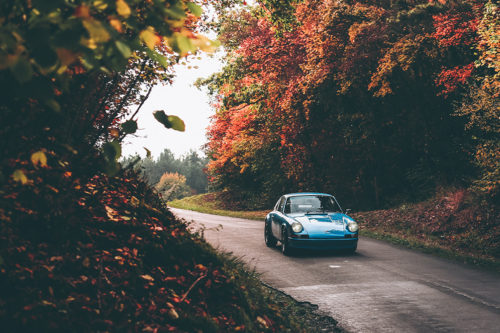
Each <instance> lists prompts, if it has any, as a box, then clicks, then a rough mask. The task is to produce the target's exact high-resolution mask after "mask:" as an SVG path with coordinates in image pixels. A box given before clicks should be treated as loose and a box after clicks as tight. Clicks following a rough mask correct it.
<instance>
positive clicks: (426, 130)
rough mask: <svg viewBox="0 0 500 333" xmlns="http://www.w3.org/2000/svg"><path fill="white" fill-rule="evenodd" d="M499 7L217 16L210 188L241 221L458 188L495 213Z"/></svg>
mask: <svg viewBox="0 0 500 333" xmlns="http://www.w3.org/2000/svg"><path fill="white" fill-rule="evenodd" d="M499 29H500V28H499V12H498V5H497V4H496V2H495V1H487V0H472V1H459V0H453V1H444V0H440V1H432V0H413V1H411V0H407V1H389V0H378V1H363V0H360V1H354V0H352V1H350V0H346V1H336V0H328V1H317V0H304V1H294V2H277V1H270V0H269V1H263V2H262V3H259V5H257V6H254V7H244V8H239V9H235V10H227V11H226V12H225V14H224V15H223V16H221V22H220V26H219V30H218V33H219V37H218V38H219V40H220V41H221V43H222V45H223V47H224V48H225V50H227V57H226V66H225V67H224V69H223V70H222V72H220V73H216V74H214V75H213V76H212V77H210V78H207V79H205V80H201V81H199V82H198V83H199V84H200V85H204V86H206V87H208V88H209V90H210V92H211V95H212V100H213V105H214V108H215V115H214V116H213V118H212V121H211V124H210V127H209V129H208V132H207V136H208V139H209V143H208V144H207V154H208V156H209V157H210V158H211V160H210V162H209V164H208V172H209V176H210V179H211V181H212V184H213V186H214V187H215V188H217V189H219V190H220V191H223V192H225V193H231V196H232V197H233V198H234V200H235V201H237V202H241V203H242V204H243V203H249V204H247V206H248V207H247V208H263V207H269V206H270V205H272V204H273V203H274V202H275V200H276V198H277V197H279V196H280V195H281V194H282V193H286V192H295V191H323V192H328V193H334V194H335V195H337V196H338V197H339V198H341V200H342V201H343V202H344V203H345V204H347V206H348V207H356V209H358V210H366V209H376V208H384V207H392V206H395V205H398V204H401V203H404V202H408V201H410V202H411V201H414V202H415V201H419V200H423V199H426V198H428V197H429V196H431V195H434V194H435V193H436V192H438V191H439V190H440V189H449V188H468V189H470V190H471V193H474V195H477V200H479V201H481V200H486V201H488V202H490V203H498V198H499V193H500V192H499V190H500V173H499V172H500V171H499V170H500V113H499V98H498V97H499V92H500V81H499V79H500V59H499V53H498V47H499V38H498V36H499Z"/></svg>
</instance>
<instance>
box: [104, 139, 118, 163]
mask: <svg viewBox="0 0 500 333" xmlns="http://www.w3.org/2000/svg"><path fill="white" fill-rule="evenodd" d="M102 151H103V153H104V157H105V158H106V160H107V161H117V160H118V159H119V158H120V156H121V155H122V146H121V145H120V143H119V142H118V141H116V140H113V141H111V142H106V143H105V144H104V145H103V146H102Z"/></svg>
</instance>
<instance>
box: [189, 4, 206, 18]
mask: <svg viewBox="0 0 500 333" xmlns="http://www.w3.org/2000/svg"><path fill="white" fill-rule="evenodd" d="M186 6H187V8H188V9H189V11H190V12H191V13H193V15H194V16H196V17H200V16H201V14H202V13H203V10H202V9H201V7H200V6H198V5H197V4H195V3H194V2H188V3H187V4H186Z"/></svg>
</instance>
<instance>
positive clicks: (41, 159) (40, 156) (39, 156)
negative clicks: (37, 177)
mask: <svg viewBox="0 0 500 333" xmlns="http://www.w3.org/2000/svg"><path fill="white" fill-rule="evenodd" d="M31 163H33V165H34V166H37V165H40V166H41V167H42V168H44V167H47V156H45V153H44V152H43V151H41V150H39V151H37V152H36V153H33V154H31Z"/></svg>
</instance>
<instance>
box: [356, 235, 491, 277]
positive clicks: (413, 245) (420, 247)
mask: <svg viewBox="0 0 500 333" xmlns="http://www.w3.org/2000/svg"><path fill="white" fill-rule="evenodd" d="M360 234H361V236H363V237H369V238H373V239H378V240H382V241H386V242H388V243H391V244H394V245H398V246H402V247H405V248H408V249H412V250H416V251H420V252H423V253H427V254H431V255H435V256H438V257H441V258H445V259H449V260H453V261H457V262H461V263H465V264H470V265H475V266H478V267H481V268H484V269H487V270H490V271H495V272H498V273H500V262H498V261H496V260H493V259H490V258H482V257H479V256H474V255H471V254H463V253H459V252H456V251H454V250H452V249H447V248H444V247H440V246H437V245H433V244H428V243H425V242H423V241H422V240H420V239H416V238H413V237H411V236H401V235H394V234H390V233H387V232H384V231H382V230H370V229H361V230H360Z"/></svg>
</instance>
